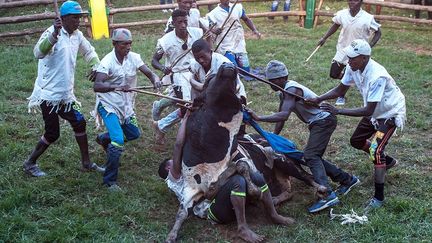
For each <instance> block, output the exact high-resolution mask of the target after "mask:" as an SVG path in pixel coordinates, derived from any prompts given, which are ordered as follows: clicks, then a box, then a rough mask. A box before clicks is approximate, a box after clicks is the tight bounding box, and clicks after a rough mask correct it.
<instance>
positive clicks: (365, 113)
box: [310, 39, 406, 210]
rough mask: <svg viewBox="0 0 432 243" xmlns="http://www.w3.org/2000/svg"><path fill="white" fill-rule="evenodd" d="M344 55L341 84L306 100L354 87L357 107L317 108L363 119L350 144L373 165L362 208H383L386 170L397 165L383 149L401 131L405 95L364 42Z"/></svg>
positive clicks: (330, 96) (325, 97) (328, 96)
mask: <svg viewBox="0 0 432 243" xmlns="http://www.w3.org/2000/svg"><path fill="white" fill-rule="evenodd" d="M344 52H345V53H346V54H347V56H348V66H347V70H346V72H345V74H344V76H343V78H342V80H341V83H340V84H339V85H338V86H337V87H335V88H333V89H331V90H330V91H328V92H327V93H325V94H323V95H321V96H318V97H314V98H312V99H310V101H312V102H315V103H317V104H318V103H320V102H321V101H324V100H328V99H333V98H336V97H338V96H340V95H345V94H346V92H347V91H348V89H349V88H350V87H351V86H354V85H355V86H356V87H357V89H358V90H359V91H360V94H361V95H362V97H363V103H364V106H363V107H361V108H351V109H337V108H335V107H333V106H332V105H330V104H327V103H323V104H321V107H322V109H324V110H326V111H328V112H330V113H332V114H334V115H345V116H355V117H363V118H362V120H361V121H360V123H359V124H358V126H357V128H356V130H355V131H354V133H353V135H352V136H351V139H350V142H351V146H353V147H354V148H356V149H359V150H363V151H365V152H366V153H368V154H369V158H370V159H371V160H372V162H373V163H374V165H375V166H374V167H375V168H374V181H375V194H374V196H373V197H372V198H371V199H370V200H369V201H368V203H367V205H366V209H367V210H369V209H373V208H378V207H381V206H382V205H383V203H384V179H385V174H386V171H387V170H388V169H390V168H392V167H394V166H395V165H397V163H398V162H397V160H396V159H394V158H392V157H390V156H388V155H387V154H386V153H385V152H384V149H385V147H386V145H387V143H388V141H389V139H390V138H391V136H392V135H393V133H394V132H395V131H396V128H398V127H400V128H403V125H404V123H405V119H406V107H405V96H404V95H403V94H402V92H401V90H400V89H399V87H398V86H397V85H396V82H395V80H394V79H393V78H392V77H391V76H390V74H389V73H388V72H387V70H386V69H385V68H384V67H383V66H381V65H380V64H379V63H377V62H375V61H374V60H372V59H371V58H370V55H371V46H370V45H369V43H368V42H367V41H365V40H363V39H357V40H354V41H353V42H351V44H350V45H349V46H348V47H346V48H345V49H344Z"/></svg>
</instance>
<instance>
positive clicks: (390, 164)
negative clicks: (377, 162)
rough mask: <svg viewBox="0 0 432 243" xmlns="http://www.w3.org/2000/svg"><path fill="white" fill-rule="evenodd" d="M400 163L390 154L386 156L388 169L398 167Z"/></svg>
mask: <svg viewBox="0 0 432 243" xmlns="http://www.w3.org/2000/svg"><path fill="white" fill-rule="evenodd" d="M398 164H399V161H398V160H397V159H394V158H392V157H390V156H388V155H387V156H386V170H389V169H391V168H393V167H396V166H398Z"/></svg>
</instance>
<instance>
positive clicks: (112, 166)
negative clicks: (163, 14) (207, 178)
mask: <svg viewBox="0 0 432 243" xmlns="http://www.w3.org/2000/svg"><path fill="white" fill-rule="evenodd" d="M112 42H113V46H114V50H113V51H111V52H110V53H109V54H107V55H106V56H105V57H104V58H103V59H102V61H101V63H100V65H99V67H98V69H97V75H96V81H95V83H94V91H95V92H96V107H97V112H98V114H99V115H100V116H101V117H102V119H103V121H104V124H105V127H106V128H107V130H108V132H106V133H103V134H99V135H98V137H97V140H96V141H97V142H98V143H99V144H100V145H101V146H102V147H103V148H104V150H105V151H106V152H107V162H106V169H105V174H104V176H103V184H104V185H106V186H108V188H109V190H112V191H118V190H120V187H119V186H118V185H117V174H118V167H119V163H120V156H121V154H122V152H123V147H124V143H125V140H126V141H131V140H134V139H137V138H138V137H139V136H140V131H139V128H138V122H137V119H136V116H135V111H134V104H135V94H133V93H131V92H130V91H129V88H131V87H136V86H137V75H136V74H137V70H139V71H141V72H142V73H143V74H144V75H146V76H147V78H149V79H150V81H151V82H152V83H153V85H154V86H155V88H159V87H160V86H161V83H160V81H159V78H158V76H157V75H156V74H155V73H154V72H152V71H151V70H150V69H149V68H148V67H147V66H146V65H145V64H144V62H143V61H142V59H141V56H140V55H139V54H137V53H135V52H132V51H130V50H131V46H132V34H131V32H130V31H129V30H128V29H123V28H120V29H115V30H114V31H113V34H112Z"/></svg>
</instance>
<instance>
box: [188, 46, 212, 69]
mask: <svg viewBox="0 0 432 243" xmlns="http://www.w3.org/2000/svg"><path fill="white" fill-rule="evenodd" d="M192 54H193V56H194V58H195V60H196V61H197V62H198V63H199V64H201V66H203V67H204V68H205V69H209V68H210V66H211V57H212V50H211V48H210V45H209V44H208V43H207V41H205V40H203V39H199V40H197V41H195V42H194V43H193V44H192Z"/></svg>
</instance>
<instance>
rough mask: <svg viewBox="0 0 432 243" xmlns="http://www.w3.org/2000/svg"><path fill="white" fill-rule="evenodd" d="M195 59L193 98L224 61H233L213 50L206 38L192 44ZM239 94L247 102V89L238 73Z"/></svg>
mask: <svg viewBox="0 0 432 243" xmlns="http://www.w3.org/2000/svg"><path fill="white" fill-rule="evenodd" d="M192 53H193V57H194V60H192V61H191V64H190V68H189V70H190V72H191V73H192V75H191V78H190V84H191V85H192V88H193V89H192V100H193V99H194V98H195V97H196V96H197V95H198V94H199V93H201V92H202V91H203V90H204V89H205V85H206V82H207V80H209V78H210V77H212V76H214V75H216V74H217V72H218V70H219V68H220V66H221V65H222V64H223V63H231V61H230V60H229V59H228V58H226V57H224V56H223V55H221V54H219V53H216V52H213V51H212V50H211V48H210V45H209V44H208V42H207V41H205V40H202V39H201V40H198V41H196V42H195V43H193V45H192ZM237 96H238V98H240V99H242V102H243V104H246V98H247V97H246V91H245V88H244V85H243V83H242V82H241V81H240V78H238V75H237Z"/></svg>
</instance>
